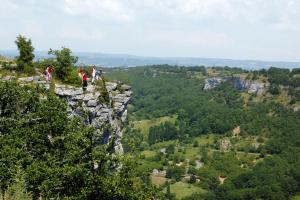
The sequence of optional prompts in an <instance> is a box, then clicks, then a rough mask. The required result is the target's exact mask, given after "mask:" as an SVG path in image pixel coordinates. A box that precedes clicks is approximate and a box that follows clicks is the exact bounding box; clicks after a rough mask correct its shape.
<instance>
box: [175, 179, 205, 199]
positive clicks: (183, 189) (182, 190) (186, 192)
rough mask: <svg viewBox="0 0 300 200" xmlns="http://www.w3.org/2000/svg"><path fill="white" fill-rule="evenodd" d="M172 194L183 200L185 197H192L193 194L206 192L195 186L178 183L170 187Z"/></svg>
mask: <svg viewBox="0 0 300 200" xmlns="http://www.w3.org/2000/svg"><path fill="white" fill-rule="evenodd" d="M170 191H171V193H174V194H175V195H176V198H178V199H182V198H183V197H187V196H190V195H191V194H193V193H196V192H197V193H200V192H205V190H203V189H202V188H199V187H196V186H193V185H191V184H188V183H183V182H177V183H174V184H172V185H171V186H170Z"/></svg>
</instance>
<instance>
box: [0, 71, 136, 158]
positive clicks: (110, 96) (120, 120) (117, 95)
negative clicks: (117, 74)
mask: <svg viewBox="0 0 300 200" xmlns="http://www.w3.org/2000/svg"><path fill="white" fill-rule="evenodd" d="M1 79H2V80H11V79H14V77H2V78H1ZM18 81H19V82H22V83H24V84H28V83H33V84H39V85H41V86H43V87H45V89H46V90H49V84H48V83H46V81H43V78H42V77H40V76H34V77H24V78H19V79H18ZM103 89H104V90H103ZM54 93H55V94H56V95H57V96H59V97H60V98H62V99H64V100H65V101H66V102H67V104H68V114H69V116H70V117H73V116H79V117H81V118H82V119H83V120H84V122H85V124H86V125H91V126H93V127H94V128H95V130H96V131H95V137H96V138H97V139H98V140H99V143H108V142H109V141H111V140H112V139H113V142H114V150H115V152H116V153H123V147H122V143H121V138H122V130H123V125H124V122H125V121H126V119H127V104H128V103H129V101H130V98H131V96H132V91H131V87H130V86H128V85H125V84H123V83H120V82H106V83H105V88H104V87H103V85H102V86H101V87H100V86H93V85H89V86H88V87H87V90H86V91H85V92H84V91H83V90H82V88H81V87H74V86H69V85H63V84H55V90H54ZM104 95H107V98H106V100H104V99H105V98H102V97H104Z"/></svg>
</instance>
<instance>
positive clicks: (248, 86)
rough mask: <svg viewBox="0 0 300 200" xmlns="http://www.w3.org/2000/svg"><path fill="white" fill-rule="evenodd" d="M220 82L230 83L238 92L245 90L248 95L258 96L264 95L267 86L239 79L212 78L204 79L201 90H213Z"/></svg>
mask: <svg viewBox="0 0 300 200" xmlns="http://www.w3.org/2000/svg"><path fill="white" fill-rule="evenodd" d="M222 82H230V83H231V84H232V85H233V87H235V88H236V89H238V90H246V91H247V92H248V93H255V94H258V95H261V94H262V93H264V92H265V91H266V88H267V87H268V86H269V85H268V84H267V83H261V82H257V81H252V80H246V79H242V78H240V77H213V78H208V79H205V84H204V87H203V89H204V90H209V89H214V88H216V87H217V86H218V85H220V84H221V83H222Z"/></svg>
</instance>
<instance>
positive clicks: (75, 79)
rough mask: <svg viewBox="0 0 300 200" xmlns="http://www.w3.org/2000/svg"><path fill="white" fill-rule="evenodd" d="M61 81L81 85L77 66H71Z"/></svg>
mask: <svg viewBox="0 0 300 200" xmlns="http://www.w3.org/2000/svg"><path fill="white" fill-rule="evenodd" d="M63 82H65V83H68V84H71V85H76V86H80V85H81V78H80V77H79V76H78V73H77V68H72V70H70V71H69V73H68V74H67V76H65V78H64V80H63Z"/></svg>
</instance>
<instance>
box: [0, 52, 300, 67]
mask: <svg viewBox="0 0 300 200" xmlns="http://www.w3.org/2000/svg"><path fill="white" fill-rule="evenodd" d="M74 54H75V55H76V56H78V57H79V64H95V65H101V66H106V67H134V66H144V65H158V64H169V65H180V66H195V65H204V66H229V67H241V68H244V69H260V68H269V67H270V66H275V67H282V68H296V67H300V62H284V61H282V62H279V61H261V60H234V59H221V58H196V57H146V56H134V55H127V54H105V53H89V52H74ZM0 55H4V56H9V57H15V56H16V55H17V51H15V50H9V51H0ZM35 55H36V59H43V58H48V57H49V55H48V54H47V52H45V51H37V52H35Z"/></svg>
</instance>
